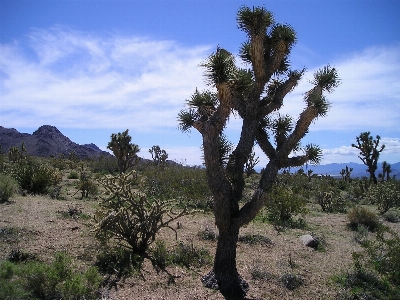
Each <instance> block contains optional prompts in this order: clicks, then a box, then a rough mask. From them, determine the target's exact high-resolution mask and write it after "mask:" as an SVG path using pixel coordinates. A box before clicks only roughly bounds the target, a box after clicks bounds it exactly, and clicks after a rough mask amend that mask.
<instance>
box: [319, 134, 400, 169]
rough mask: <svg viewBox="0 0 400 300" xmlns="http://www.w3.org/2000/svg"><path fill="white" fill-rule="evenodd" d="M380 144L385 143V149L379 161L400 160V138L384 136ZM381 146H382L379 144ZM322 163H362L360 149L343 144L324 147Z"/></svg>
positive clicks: (391, 161)
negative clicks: (335, 146)
mask: <svg viewBox="0 0 400 300" xmlns="http://www.w3.org/2000/svg"><path fill="white" fill-rule="evenodd" d="M379 145H385V149H384V150H383V151H382V152H381V153H380V156H379V161H384V160H386V161H388V162H390V163H396V162H399V159H400V138H390V137H382V138H381V140H380V142H379ZM379 147H380V146H379ZM322 152H323V158H322V164H329V163H333V162H335V163H347V162H357V163H362V162H361V160H360V158H359V157H358V155H359V150H358V149H356V148H353V147H351V146H341V147H337V148H332V149H323V150H322Z"/></svg>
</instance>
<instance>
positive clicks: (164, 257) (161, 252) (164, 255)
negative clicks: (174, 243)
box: [152, 240, 170, 270]
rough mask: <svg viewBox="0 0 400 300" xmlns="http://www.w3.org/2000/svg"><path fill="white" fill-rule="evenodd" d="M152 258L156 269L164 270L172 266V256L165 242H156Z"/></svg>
mask: <svg viewBox="0 0 400 300" xmlns="http://www.w3.org/2000/svg"><path fill="white" fill-rule="evenodd" d="M152 257H153V265H154V266H155V267H156V269H159V270H164V269H165V267H166V266H167V265H168V264H170V255H169V253H168V250H167V246H166V245H165V242H164V241H162V240H157V241H156V242H155V247H154V248H153V249H152Z"/></svg>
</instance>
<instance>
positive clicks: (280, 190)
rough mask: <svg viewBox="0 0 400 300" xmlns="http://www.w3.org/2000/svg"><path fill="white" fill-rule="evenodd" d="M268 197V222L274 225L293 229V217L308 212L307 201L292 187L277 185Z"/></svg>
mask: <svg viewBox="0 0 400 300" xmlns="http://www.w3.org/2000/svg"><path fill="white" fill-rule="evenodd" d="M268 197H269V200H268V202H267V204H266V207H267V210H268V220H269V221H270V222H271V223H272V224H274V225H283V226H288V227H292V225H293V224H294V219H293V217H294V216H295V215H298V214H305V213H306V212H307V209H306V205H307V202H306V199H304V198H303V197H301V196H299V195H297V194H295V193H294V192H293V191H292V189H291V188H290V186H287V185H284V184H277V185H275V186H274V188H273V189H272V191H271V193H270V195H269V196H268Z"/></svg>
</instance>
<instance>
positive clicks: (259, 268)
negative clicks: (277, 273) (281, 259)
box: [249, 259, 274, 280]
mask: <svg viewBox="0 0 400 300" xmlns="http://www.w3.org/2000/svg"><path fill="white" fill-rule="evenodd" d="M249 271H250V275H251V278H252V279H255V280H270V279H272V278H274V275H273V274H272V273H271V272H270V270H269V268H268V267H267V266H265V265H264V262H263V261H262V260H260V259H256V260H255V261H253V263H252V265H251V267H250V270H249Z"/></svg>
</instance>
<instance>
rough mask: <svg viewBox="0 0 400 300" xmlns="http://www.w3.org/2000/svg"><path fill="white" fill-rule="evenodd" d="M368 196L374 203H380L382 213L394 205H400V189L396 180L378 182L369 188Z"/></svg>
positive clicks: (379, 208)
mask: <svg viewBox="0 0 400 300" xmlns="http://www.w3.org/2000/svg"><path fill="white" fill-rule="evenodd" d="M367 196H368V198H369V200H370V202H371V203H372V204H377V205H378V210H379V212H380V213H381V214H383V213H385V212H387V211H388V210H389V209H391V208H394V207H400V190H399V189H398V187H397V185H396V184H395V183H394V182H390V181H389V182H378V184H374V185H372V186H371V187H370V188H369V190H368V195H367Z"/></svg>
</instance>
